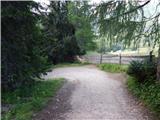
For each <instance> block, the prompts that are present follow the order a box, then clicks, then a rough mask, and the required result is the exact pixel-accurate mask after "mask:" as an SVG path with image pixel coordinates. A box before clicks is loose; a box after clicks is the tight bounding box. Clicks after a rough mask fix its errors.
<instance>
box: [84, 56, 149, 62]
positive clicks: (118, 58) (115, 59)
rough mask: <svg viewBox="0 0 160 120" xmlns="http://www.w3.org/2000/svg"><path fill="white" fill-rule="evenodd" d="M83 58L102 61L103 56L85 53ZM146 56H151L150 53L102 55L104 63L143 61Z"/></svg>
mask: <svg viewBox="0 0 160 120" xmlns="http://www.w3.org/2000/svg"><path fill="white" fill-rule="evenodd" d="M83 58H84V59H85V61H87V62H90V63H97V64H98V63H100V60H101V56H100V55H84V56H83ZM146 58H149V55H144V56H138V55H135V56H133V55H130V56H129V55H127V56H126V55H125V56H120V55H103V56H102V63H120V64H129V63H130V62H131V61H133V60H138V61H142V60H144V59H146Z"/></svg>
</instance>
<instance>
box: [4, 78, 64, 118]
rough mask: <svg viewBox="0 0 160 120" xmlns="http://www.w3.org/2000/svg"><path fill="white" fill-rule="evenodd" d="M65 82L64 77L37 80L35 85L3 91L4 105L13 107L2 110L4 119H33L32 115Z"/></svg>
mask: <svg viewBox="0 0 160 120" xmlns="http://www.w3.org/2000/svg"><path fill="white" fill-rule="evenodd" d="M63 83H64V80H63V79H54V80H48V81H36V84H35V85H32V86H23V87H21V88H18V89H16V90H14V91H5V92H3V93H2V106H3V105H11V106H13V107H11V108H10V109H9V110H7V111H3V110H2V120H13V119H14V120H31V117H32V115H33V114H34V113H36V112H37V111H39V110H40V109H41V108H43V107H44V106H45V105H46V104H47V102H48V101H49V99H50V97H52V96H54V95H55V94H56V92H57V90H58V89H59V88H60V87H61V86H62V85H63Z"/></svg>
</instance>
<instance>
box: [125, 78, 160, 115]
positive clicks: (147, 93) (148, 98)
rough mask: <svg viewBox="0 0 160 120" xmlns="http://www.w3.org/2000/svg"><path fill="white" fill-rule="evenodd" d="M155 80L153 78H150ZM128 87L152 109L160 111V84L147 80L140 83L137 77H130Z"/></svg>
mask: <svg viewBox="0 0 160 120" xmlns="http://www.w3.org/2000/svg"><path fill="white" fill-rule="evenodd" d="M149 81H153V80H149ZM127 86H128V89H129V90H130V91H131V92H132V93H133V94H134V95H135V96H137V97H138V98H140V99H141V100H142V101H143V103H145V104H146V105H147V106H148V107H150V108H151V109H152V110H154V111H155V112H157V113H158V114H159V113H160V84H159V83H153V82H152V83H151V82H148V81H146V82H145V83H144V84H140V83H139V82H138V81H137V80H136V78H134V77H129V78H128V81H127ZM159 117H160V115H159Z"/></svg>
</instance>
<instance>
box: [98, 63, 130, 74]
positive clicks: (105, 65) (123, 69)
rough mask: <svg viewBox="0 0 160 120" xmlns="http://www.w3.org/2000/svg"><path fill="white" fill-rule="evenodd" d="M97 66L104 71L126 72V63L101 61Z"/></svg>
mask: <svg viewBox="0 0 160 120" xmlns="http://www.w3.org/2000/svg"><path fill="white" fill-rule="evenodd" d="M98 67H99V68H100V69H101V70H104V71H106V72H112V73H119V72H126V71H127V68H128V65H119V64H110V63H103V64H99V65H98Z"/></svg>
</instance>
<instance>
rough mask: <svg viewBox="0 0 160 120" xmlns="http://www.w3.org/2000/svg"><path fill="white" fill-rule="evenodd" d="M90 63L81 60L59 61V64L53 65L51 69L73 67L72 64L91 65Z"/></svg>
mask: <svg viewBox="0 0 160 120" xmlns="http://www.w3.org/2000/svg"><path fill="white" fill-rule="evenodd" d="M89 64H90V63H88V62H85V63H80V62H74V63H59V64H57V65H53V66H52V67H51V68H50V70H51V69H54V68H58V67H72V66H83V65H89Z"/></svg>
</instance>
